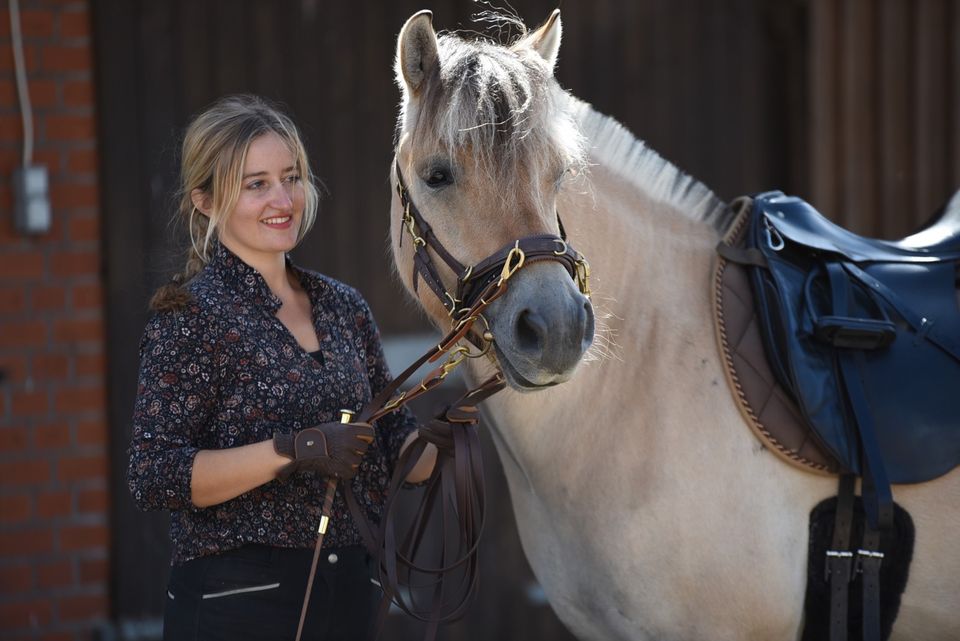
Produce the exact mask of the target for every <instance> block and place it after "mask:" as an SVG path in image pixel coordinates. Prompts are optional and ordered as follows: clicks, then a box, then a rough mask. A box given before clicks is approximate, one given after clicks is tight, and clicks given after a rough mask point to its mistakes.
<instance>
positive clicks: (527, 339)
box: [517, 309, 547, 352]
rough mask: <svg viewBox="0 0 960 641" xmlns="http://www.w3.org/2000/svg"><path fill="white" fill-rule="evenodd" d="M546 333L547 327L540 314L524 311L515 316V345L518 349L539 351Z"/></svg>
mask: <svg viewBox="0 0 960 641" xmlns="http://www.w3.org/2000/svg"><path fill="white" fill-rule="evenodd" d="M546 331H547V326H546V324H545V323H544V321H543V318H542V317H541V316H540V314H538V313H536V312H534V311H531V310H529V309H525V310H523V311H522V312H520V314H519V315H518V316H517V345H518V346H519V347H520V349H522V350H524V351H527V352H532V351H540V350H541V349H542V341H543V336H544V335H545V334H546Z"/></svg>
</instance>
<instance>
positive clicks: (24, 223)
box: [13, 165, 50, 234]
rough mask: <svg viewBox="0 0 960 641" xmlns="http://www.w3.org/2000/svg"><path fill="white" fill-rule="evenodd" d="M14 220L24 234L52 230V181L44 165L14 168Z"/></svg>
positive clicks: (17, 227) (18, 229) (19, 230)
mask: <svg viewBox="0 0 960 641" xmlns="http://www.w3.org/2000/svg"><path fill="white" fill-rule="evenodd" d="M13 222H14V225H15V227H16V229H17V231H18V232H20V233H22V234H43V233H46V232H48V231H50V181H49V179H48V178H47V168H46V167H44V166H43V165H31V166H29V167H20V168H19V169H14V170H13Z"/></svg>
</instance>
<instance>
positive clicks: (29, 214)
mask: <svg viewBox="0 0 960 641" xmlns="http://www.w3.org/2000/svg"><path fill="white" fill-rule="evenodd" d="M8 4H9V7H10V46H11V47H12V48H13V68H14V74H15V76H16V79H17V96H18V98H19V101H20V117H21V119H22V121H23V164H22V166H21V167H20V168H19V169H16V170H14V172H13V220H14V226H15V227H16V228H17V231H19V232H21V233H26V234H42V233H45V232H47V231H49V230H50V218H51V216H50V197H49V179H48V177H47V168H46V167H44V166H42V165H33V164H32V163H33V109H32V107H31V105H30V88H29V86H28V84H27V66H26V63H25V62H24V55H23V33H22V32H21V29H20V2H19V0H8Z"/></svg>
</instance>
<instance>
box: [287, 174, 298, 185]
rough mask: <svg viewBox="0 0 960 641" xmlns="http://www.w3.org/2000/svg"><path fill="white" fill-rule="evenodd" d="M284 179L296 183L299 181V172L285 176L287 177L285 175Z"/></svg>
mask: <svg viewBox="0 0 960 641" xmlns="http://www.w3.org/2000/svg"><path fill="white" fill-rule="evenodd" d="M286 181H287V182H288V183H298V182H300V175H299V174H291V175H290V176H287V177H286Z"/></svg>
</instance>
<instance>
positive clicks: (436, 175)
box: [426, 169, 453, 188]
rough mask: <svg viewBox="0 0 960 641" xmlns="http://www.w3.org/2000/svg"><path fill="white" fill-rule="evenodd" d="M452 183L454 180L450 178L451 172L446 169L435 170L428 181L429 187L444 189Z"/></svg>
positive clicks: (428, 177)
mask: <svg viewBox="0 0 960 641" xmlns="http://www.w3.org/2000/svg"><path fill="white" fill-rule="evenodd" d="M452 182H453V178H451V177H450V172H449V171H447V170H446V169H434V170H433V171H431V172H430V175H429V176H427V179H426V183H427V186H428V187H433V188H437V187H443V186H445V185H449V184H450V183H452Z"/></svg>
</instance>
